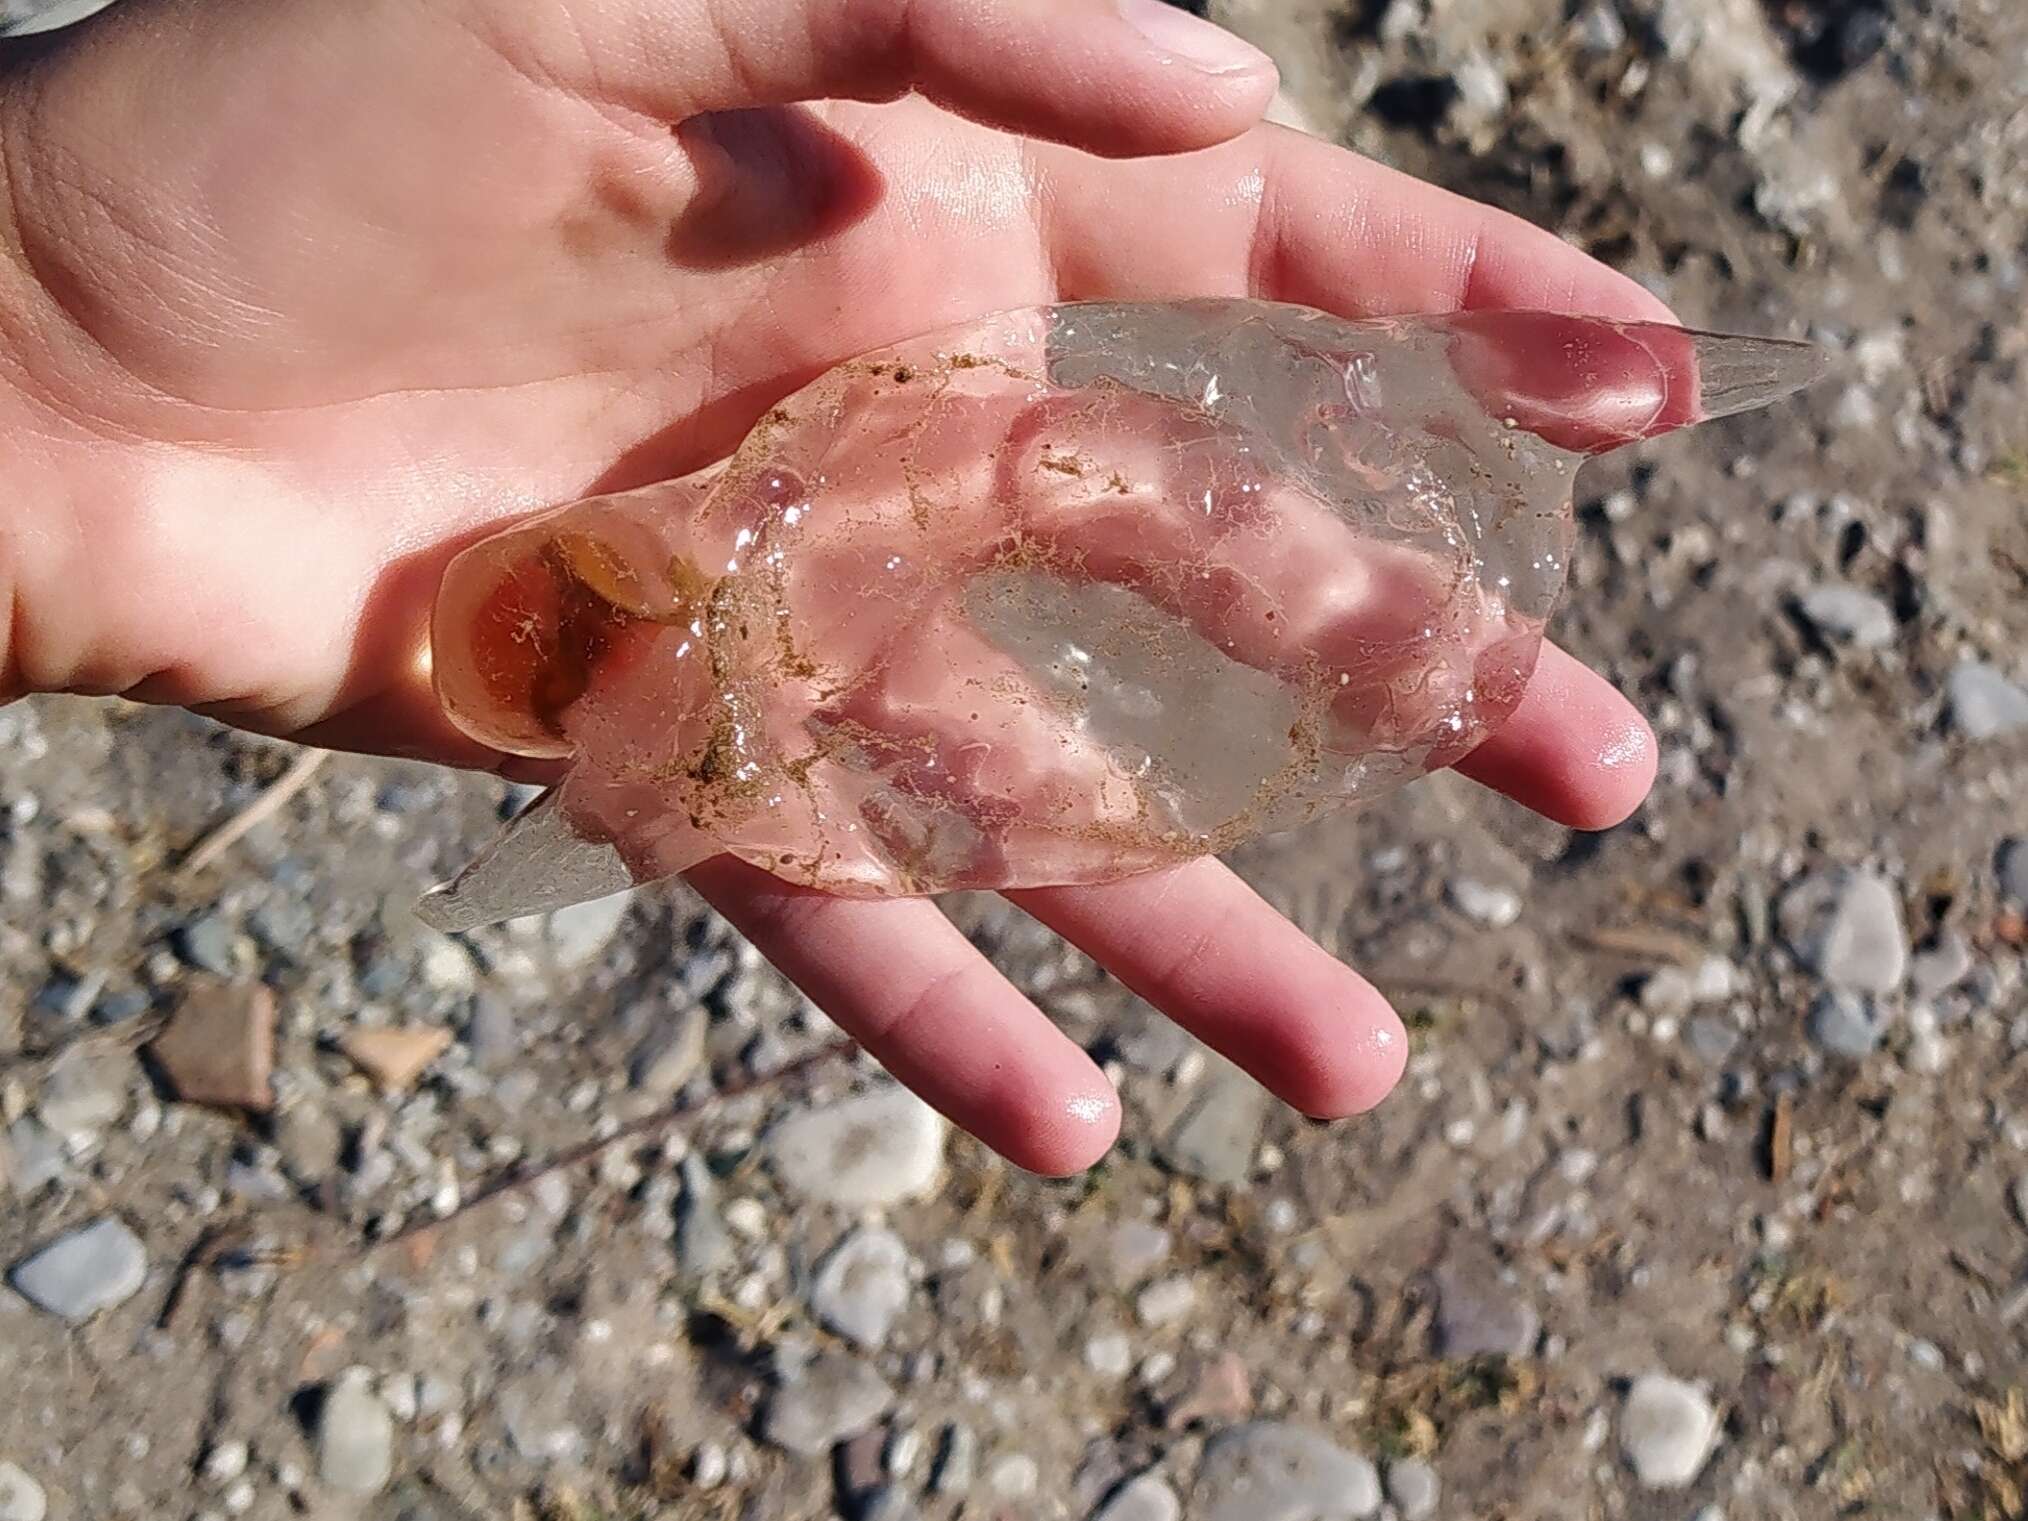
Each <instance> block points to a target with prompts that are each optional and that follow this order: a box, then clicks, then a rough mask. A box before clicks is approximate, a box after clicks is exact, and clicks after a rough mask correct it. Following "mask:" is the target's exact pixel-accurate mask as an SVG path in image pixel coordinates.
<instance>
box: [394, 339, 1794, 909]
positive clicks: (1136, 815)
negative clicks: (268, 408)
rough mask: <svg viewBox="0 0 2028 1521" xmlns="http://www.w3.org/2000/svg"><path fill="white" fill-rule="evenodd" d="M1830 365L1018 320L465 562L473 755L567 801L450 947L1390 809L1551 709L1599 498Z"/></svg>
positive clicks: (1016, 877) (470, 899)
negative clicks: (502, 758)
mask: <svg viewBox="0 0 2028 1521" xmlns="http://www.w3.org/2000/svg"><path fill="white" fill-rule="evenodd" d="M1819 369H1820V357H1819V355H1818V353H1817V351H1816V350H1814V349H1812V348H1809V347H1807V346H1805V345H1801V344H1792V343H1782V342H1776V341H1772V340H1764V339H1755V338H1735V337H1716V336H1710V335H1705V334H1697V333H1690V332H1687V331H1684V330H1682V329H1678V328H1671V327H1667V326H1660V325H1652V324H1638V323H1615V322H1605V321H1598V320H1594V319H1589V318H1580V317H1565V316H1557V315H1552V314H1546V313H1534V312H1506V313H1477V314H1467V315H1459V316H1450V317H1434V318H1402V319H1390V320H1384V321H1370V322H1347V321H1342V320H1339V319H1337V318H1333V317H1329V316H1326V315H1324V314H1323V313H1320V312H1315V311H1310V310H1307V309H1304V308H1298V307H1290V306H1282V305H1275V304H1271V303H1267V302H1258V301H1193V302H1181V303H1162V304H1117V303H1087V304H1076V305H1066V306H1053V307H1040V308H1031V309H1028V310H1024V311H1017V312H1010V313H1004V314H1001V315H999V316H995V317H990V318H986V319H984V320H981V321H978V322H974V323H971V324H968V325H967V326H965V327H963V328H959V329H955V330H952V331H947V332H943V333H938V334H934V335H932V336H929V337H926V338H921V339H918V340H915V341H912V342H909V343H906V344H902V345H900V346H898V347H896V348H893V349H889V350H886V351H883V352H881V353H877V354H872V355H868V356H866V357H864V358H862V359H859V360H856V361H853V362H851V363H849V364H845V365H841V366H839V367H838V368H836V369H834V370H832V371H830V372H828V373H827V374H825V375H823V376H822V377H820V378H819V379H818V380H816V381H815V382H813V383H812V384H811V385H809V386H807V387H805V388H804V389H803V390H802V391H800V392H798V393H796V394H795V395H793V396H791V397H789V398H788V399H787V400H786V401H784V402H783V403H782V404H781V405H780V406H778V407H776V408H775V409H774V410H772V411H771V412H769V413H768V414H767V415H766V416H765V417H763V418H762V419H761V421H760V422H759V423H758V424H757V425H756V426H755V428H754V430H753V432H752V433H751V434H750V435H749V436H748V438H747V440H746V441H745V443H744V444H743V445H742V446H741V448H740V449H739V451H738V452H737V453H736V454H735V455H733V457H732V458H731V459H729V460H727V461H725V462H723V463H722V464H720V465H718V466H715V467H713V468H712V469H711V470H709V471H706V472H703V473H701V474H699V475H697V476H693V477H690V478H688V479H685V480H682V481H676V482H671V483H668V484H665V485H659V486H653V487H649V488H647V489H645V490H641V491H635V492H630V493H627V494H625V495H618V496H607V497H600V498H595V499H593V500H590V501H584V502H579V503H576V504H574V505H572V506H569V507H565V508H562V509H560V510H558V511H555V512H551V513H548V514H545V515H543V516H541V517H538V518H535V519H533V520H531V521H528V522H524V523H522V524H519V525H518V526H516V527H513V528H511V529H508V530H506V531H505V532H503V533H500V534H498V535H496V536H494V537H492V538H490V539H487V540H485V541H484V542H482V543H480V544H478V545H476V546H475V547H473V548H471V549H469V550H467V551H466V552H465V553H463V554H462V555H460V556H459V557H458V558H457V559H456V560H455V561H453V562H452V564H451V566H450V568H449V570H448V572H447V574H446V576H445V579H444V584H443V589H442V592H441V595H440V598H439V602H438V606H437V611H436V619H435V624H434V628H433V638H432V643H433V654H434V669H435V672H436V681H437V688H438V693H439V695H440V697H441V699H442V701H443V703H444V706H445V708H446V710H447V711H448V712H449V713H450V714H451V716H452V718H453V719H454V720H455V721H456V722H457V723H458V724H459V725H460V727H462V728H463V729H464V730H466V731H467V732H468V733H470V734H471V735H472V736H473V737H474V738H476V739H479V740H481V741H483V742H484V743H486V744H488V745H491V746H494V747H496V748H498V749H500V750H503V751H507V752H509V753H512V754H517V755H526V756H535V757H548V758H564V757H569V758H571V759H572V765H571V766H570V769H569V772H568V776H567V779H566V780H565V781H564V783H563V784H562V786H561V787H560V788H559V789H557V790H556V791H555V792H553V793H551V794H550V795H549V796H548V797H546V798H545V799H544V800H543V801H542V802H541V803H540V804H538V805H537V806H536V807H535V808H533V809H531V810H530V811H529V813H527V814H526V815H524V816H523V818H522V819H520V820H518V821H517V822H516V823H515V824H514V825H512V826H510V828H509V830H508V832H507V833H506V834H505V836H503V838H502V839H501V840H500V841H499V842H498V843H497V844H496V845H495V846H494V847H493V848H492V849H491V850H490V851H488V852H487V854H485V855H484V856H482V857H481V858H480V859H479V860H478V861H476V862H474V863H473V865H472V866H471V867H469V868H467V870H466V871H465V872H464V873H463V874H462V875H461V876H460V877H459V878H458V879H457V880H456V881H455V882H453V883H451V884H449V885H447V886H445V887H442V888H439V889H437V890H436V891H435V892H434V893H432V894H431V895H430V896H429V897H428V898H427V899H426V900H425V902H424V904H423V906H422V910H421V911H422V913H423V915H424V917H425V918H427V919H428V920H429V921H430V922H432V923H434V924H437V925H438V926H440V927H442V928H446V929H453V928H470V927H474V926H476V925H479V924H482V923H487V922H490V921H492V920H496V919H501V918H506V917H511V916H513V915H517V914H524V913H531V912H536V911H539V910H545V909H552V908H556V907H559V906H562V905H564V904H567V903H570V902H575V901H579V900H581V899H583V898H587V897H592V896H597V895H599V894H602V893H606V892H610V891H613V890H615V889H617V888H619V887H623V886H626V885H628V884H630V883H641V882H649V881H653V880H656V879H658V878H661V877H664V876H668V875H670V874H672V873H675V872H678V871H681V870H683V869H685V868H687V867H689V866H692V865H695V864H696V863H697V862H699V861H701V860H703V859H704V858H706V857H708V856H711V855H714V854H717V853H719V852H723V851H729V852H731V853H732V854H735V855H738V856H740V857H743V858H744V859H746V860H748V861H750V862H753V863H754V864H756V865H758V866H760V867H762V868H764V869H766V870H768V871H770V872H773V873H775V874H776V875H778V876H781V877H784V878H787V879H790V880H793V881H796V882H801V883H805V884H807V885H810V886H813V887H818V888H822V889H825V890H828V891H831V892H838V893H847V894H855V895H883V894H909V893H928V892H939V891H945V890H952V889H960V888H1015V887H1038V886H1061V885H1065V884H1071V883H1080V882H1098V881H1106V880H1112V879H1117V878H1119V877H1123V876H1127V875H1131V874H1133V873H1136V872H1140V871H1145V870H1148V869H1150V868H1153V867H1157V866H1161V865H1163V864H1166V863H1170V862H1176V861H1181V860H1184V859H1187V858H1190V857H1193V856H1198V855H1204V854H1208V853H1213V852H1217V851H1222V850H1225V849H1227V848H1229V847H1231V846H1234V845H1237V844H1239V843H1241V842H1242V841H1244V840H1246V839H1249V838H1251V837H1252V836H1255V835H1258V834H1261V833H1264V832H1267V831H1270V830H1278V829H1285V828H1288V827H1290V826H1291V825H1295V824H1299V823H1301V822H1302V821H1303V820H1305V819H1308V818H1310V817H1312V816H1314V815H1315V814H1317V813H1318V812H1320V811H1322V810H1324V809H1327V808H1332V807H1336V806H1340V805H1344V804H1349V803H1357V802H1363V801H1366V800H1369V799H1371V798H1374V797H1377V796H1379V795H1380V794H1382V793H1384V792H1386V791H1388V790H1389V789H1391V788H1394V787H1397V786H1399V785H1401V784H1402V783H1404V782H1407V781H1409V780H1411V779H1413V778H1414V777H1417V776H1420V775H1421V774H1423V773H1424V772H1426V771H1428V770H1431V769H1433V768H1435V767H1438V766H1442V765H1447V764H1449V763H1451V762H1453V761H1455V760H1457V759H1459V758H1460V757H1462V756H1463V755H1465V754H1466V753H1467V752H1469V751H1470V750H1472V749H1473V748H1474V747H1476V746H1477V745H1478V744H1480V743H1481V742H1482V741H1483V740H1484V739H1485V738H1486V737H1487V736H1488V735H1489V734H1491V733H1492V732H1493V730H1494V729H1496V728H1497V727H1498V726H1499V725H1500V724H1501V723H1502V722H1503V721H1504V720H1505V719H1506V717H1507V716H1508V714H1509V713H1511V712H1512V711H1513V709H1514V707H1515V705H1516V703H1517V702H1518V701H1519V700H1520V696H1521V692H1522V689H1523V688H1524V687H1525V686H1526V684H1527V682H1528V679H1529V676H1530V675H1531V673H1532V672H1533V670H1534V666H1535V659H1536V654H1537V651H1538V650H1539V648H1540V646H1541V639H1542V629H1543V625H1544V623H1545V622H1546V621H1547V619H1548V618H1549V616H1550V614H1551V612H1552V611H1553V609H1554V607H1555V605H1556V602H1557V599H1558V597H1559V596H1560V594H1561V592H1562V589H1563V585H1564V581H1565V575H1566V570H1567V565H1568V556H1569V552H1570V547H1571V542H1572V536H1573V530H1572V521H1571V510H1570V503H1571V490H1572V480H1573V477H1574V475H1575V472H1576V469H1577V466H1578V464H1579V463H1580V461H1581V460H1582V458H1583V457H1584V456H1585V455H1587V454H1594V453H1599V452H1603V451H1604V450H1607V449H1611V448H1615V447H1617V446H1618V445H1620V444H1623V443H1628V442H1631V441H1633V440H1635V439H1639V438H1646V437H1650V436H1653V435H1655V434H1658V433H1662V432H1666V431H1668V430H1670V429H1672V428H1677V427H1681V426H1684V425H1686V424H1690V423H1695V422H1700V421H1704V420H1706V419H1708V418H1711V417H1716V416H1721V415H1725V414H1727V413H1730V412H1736V411H1741V410H1744V409H1746V408H1749V407H1754V406H1759V405H1762V404H1764V403H1766V402H1768V401H1772V400H1774V399H1775V398H1777V397H1779V396H1782V395H1785V394H1787V393H1788V392H1790V391H1792V390H1794V389H1796V388H1797V387H1799V386H1801V385H1803V384H1806V383H1808V382H1809V381H1810V380H1811V379H1814V378H1815V377H1816V375H1817V374H1818V373H1819Z"/></svg>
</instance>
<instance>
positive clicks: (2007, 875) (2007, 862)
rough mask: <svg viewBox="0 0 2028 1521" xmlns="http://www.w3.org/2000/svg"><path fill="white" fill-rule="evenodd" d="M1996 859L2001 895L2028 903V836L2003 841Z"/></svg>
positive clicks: (2013, 900)
mask: <svg viewBox="0 0 2028 1521" xmlns="http://www.w3.org/2000/svg"><path fill="white" fill-rule="evenodd" d="M1995 859H1996V863H1997V866H1998V870H1999V878H2000V895H2001V896H2002V897H2004V898H2007V899H2009V900H2010V901H2012V902H2014V903H2018V904H2022V905H2028V836H2023V837H2020V838H2017V839H2011V840H2006V841H2003V842H2002V843H2001V846H2000V850H1999V853H1998V855H1997V857H1996V858H1995ZM1960 975H1962V974H1960Z"/></svg>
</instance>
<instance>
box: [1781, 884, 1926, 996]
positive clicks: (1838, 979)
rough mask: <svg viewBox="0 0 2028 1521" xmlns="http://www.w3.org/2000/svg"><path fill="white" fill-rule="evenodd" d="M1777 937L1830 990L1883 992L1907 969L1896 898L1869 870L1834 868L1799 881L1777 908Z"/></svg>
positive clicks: (1896, 983) (1905, 934)
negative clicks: (1786, 944)
mask: <svg viewBox="0 0 2028 1521" xmlns="http://www.w3.org/2000/svg"><path fill="white" fill-rule="evenodd" d="M1781 921H1782V934H1783V936H1784V937H1785V938H1786V939H1787V940H1788V943H1789V946H1790V948H1791V949H1792V950H1794V951H1795V953H1796V955H1797V956H1798V957H1800V958H1801V960H1802V962H1803V964H1804V965H1805V966H1807V967H1809V968H1810V970H1812V971H1813V972H1815V973H1816V974H1817V975H1818V976H1819V977H1822V978H1823V979H1824V981H1826V982H1827V983H1829V984H1830V985H1831V986H1832V987H1834V988H1842V989H1846V990H1848V991H1850V992H1854V993H1889V992H1892V991H1893V990H1894V989H1895V988H1898V987H1899V986H1901V980H1902V977H1903V976H1904V974H1905V973H1906V972H1907V970H1908V931H1907V930H1906V929H1905V928H1904V927H1903V925H1902V921H1901V900H1900V899H1899V898H1897V897H1896V896H1895V893H1894V889H1893V888H1892V887H1891V886H1890V885H1889V884H1888V882H1887V880H1886V879H1885V878H1884V877H1881V876H1880V875H1878V874H1877V873H1875V872H1870V871H1861V870H1857V869H1853V868H1838V869H1835V870H1831V871H1824V872H1818V873H1816V874H1814V875H1812V876H1809V877H1805V878H1804V879H1803V880H1802V881H1801V882H1799V883H1797V884H1796V885H1795V886H1794V887H1793V888H1791V889H1790V890H1789V892H1788V893H1787V895H1786V896H1785V897H1784V898H1783V899H1782V905H1781Z"/></svg>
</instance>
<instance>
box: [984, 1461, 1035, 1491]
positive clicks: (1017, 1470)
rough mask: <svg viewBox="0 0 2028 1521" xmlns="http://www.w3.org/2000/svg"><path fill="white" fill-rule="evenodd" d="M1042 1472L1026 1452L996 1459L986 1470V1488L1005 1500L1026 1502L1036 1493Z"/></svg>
mask: <svg viewBox="0 0 2028 1521" xmlns="http://www.w3.org/2000/svg"><path fill="white" fill-rule="evenodd" d="M1041 1477H1042V1470H1041V1468H1040V1467H1039V1466H1038V1465H1037V1463H1036V1461H1035V1459H1033V1458H1031V1457H1029V1456H1028V1454H1027V1453H1025V1452H1010V1453H1007V1454H1005V1455H1004V1456H1002V1457H998V1458H995V1459H994V1460H993V1462H992V1464H991V1465H990V1466H989V1467H988V1468H987V1469H986V1487H987V1488H988V1489H990V1490H992V1491H993V1493H994V1494H996V1495H998V1496H999V1497H1000V1498H1001V1499H1003V1500H1024V1499H1026V1498H1027V1497H1028V1496H1030V1495H1032V1494H1034V1493H1035V1486H1036V1484H1037V1483H1039V1482H1040V1480H1041Z"/></svg>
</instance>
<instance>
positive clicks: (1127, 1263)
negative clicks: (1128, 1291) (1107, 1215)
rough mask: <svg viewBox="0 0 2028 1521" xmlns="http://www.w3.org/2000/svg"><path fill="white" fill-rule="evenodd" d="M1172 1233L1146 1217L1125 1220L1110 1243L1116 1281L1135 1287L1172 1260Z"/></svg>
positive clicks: (1126, 1286)
mask: <svg viewBox="0 0 2028 1521" xmlns="http://www.w3.org/2000/svg"><path fill="white" fill-rule="evenodd" d="M1170 1239H1171V1238H1170V1236H1169V1233H1168V1232H1167V1231H1166V1230H1164V1229H1163V1228H1162V1227H1161V1226H1159V1225H1154V1224H1151V1223H1149V1222H1148V1221H1146V1220H1122V1221H1121V1222H1120V1223H1119V1224H1118V1225H1116V1226H1114V1227H1113V1231H1112V1235H1111V1237H1110V1238H1109V1239H1108V1240H1107V1243H1106V1259H1107V1261H1108V1262H1109V1263H1110V1264H1111V1265H1112V1270H1113V1281H1114V1282H1115V1283H1117V1284H1118V1285H1119V1286H1120V1287H1121V1288H1131V1287H1132V1286H1133V1285H1134V1284H1137V1283H1139V1282H1140V1281H1141V1280H1142V1279H1144V1278H1146V1277H1147V1276H1148V1275H1149V1274H1150V1273H1153V1272H1154V1271H1155V1270H1156V1269H1157V1268H1159V1267H1161V1265H1162V1264H1163V1263H1165V1262H1167V1261H1168V1260H1169V1247H1170Z"/></svg>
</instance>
